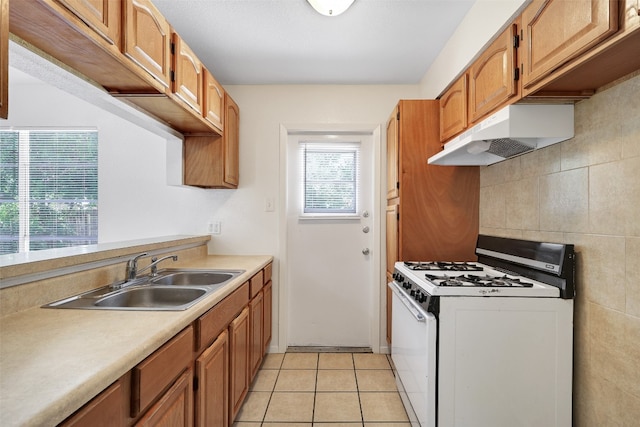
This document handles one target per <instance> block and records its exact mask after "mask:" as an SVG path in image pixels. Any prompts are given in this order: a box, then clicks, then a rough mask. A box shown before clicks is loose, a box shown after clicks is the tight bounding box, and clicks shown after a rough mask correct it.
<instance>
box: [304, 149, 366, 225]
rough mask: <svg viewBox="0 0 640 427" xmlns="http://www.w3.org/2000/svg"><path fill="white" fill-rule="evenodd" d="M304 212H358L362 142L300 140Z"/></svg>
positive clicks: (334, 214)
mask: <svg viewBox="0 0 640 427" xmlns="http://www.w3.org/2000/svg"><path fill="white" fill-rule="evenodd" d="M300 165H301V180H300V181H301V183H302V215H303V216H305V215H306V216H322V215H329V216H354V215H356V214H357V212H358V202H359V187H360V182H359V181H360V144H359V143H357V142H326V141H322V142H316V141H304V142H301V143H300Z"/></svg>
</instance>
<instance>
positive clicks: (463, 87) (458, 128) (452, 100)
mask: <svg viewBox="0 0 640 427" xmlns="http://www.w3.org/2000/svg"><path fill="white" fill-rule="evenodd" d="M467 105H468V104H467V74H466V73H465V74H464V75H462V77H460V78H459V79H458V80H456V81H455V83H453V85H451V87H450V88H449V89H448V90H447V91H446V92H445V93H444V94H443V95H442V97H440V141H441V142H445V141H447V140H448V139H449V138H451V137H452V136H455V135H457V134H459V133H460V132H462V131H463V130H465V129H466V128H467V125H468V123H469V122H468V120H467Z"/></svg>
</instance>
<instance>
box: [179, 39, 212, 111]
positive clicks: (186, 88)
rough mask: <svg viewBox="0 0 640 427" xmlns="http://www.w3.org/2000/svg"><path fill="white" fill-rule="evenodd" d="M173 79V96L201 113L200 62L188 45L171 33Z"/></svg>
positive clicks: (201, 79) (201, 78)
mask: <svg viewBox="0 0 640 427" xmlns="http://www.w3.org/2000/svg"><path fill="white" fill-rule="evenodd" d="M173 44H174V48H173V50H174V55H173V61H174V64H173V70H174V74H173V81H172V91H173V93H174V95H175V96H177V97H178V98H179V99H180V100H182V101H183V102H184V103H186V104H187V105H188V106H189V107H191V108H193V109H194V110H195V111H196V112H197V113H198V114H202V105H203V100H202V84H203V80H204V79H203V73H202V62H200V60H199V59H198V57H197V56H196V54H195V53H193V51H192V50H191V48H189V46H188V45H187V44H186V43H185V42H184V40H182V39H181V38H180V36H179V35H178V34H177V33H173Z"/></svg>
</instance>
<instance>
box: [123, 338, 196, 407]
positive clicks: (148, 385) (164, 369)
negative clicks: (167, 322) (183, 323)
mask: <svg viewBox="0 0 640 427" xmlns="http://www.w3.org/2000/svg"><path fill="white" fill-rule="evenodd" d="M192 355H193V327H192V326H189V327H187V328H186V329H184V330H183V331H182V332H180V333H179V334H178V335H176V336H175V337H174V338H173V339H171V341H169V342H167V343H166V344H165V345H163V346H162V347H160V349H158V350H157V351H156V352H155V353H153V354H152V355H151V356H149V357H147V358H146V359H145V360H144V361H142V362H141V363H140V364H139V365H138V366H136V367H135V368H133V370H132V371H131V375H132V378H131V388H132V391H131V416H132V417H136V416H138V414H140V413H141V412H143V411H144V410H145V409H146V408H147V407H148V406H149V405H150V404H151V403H153V401H154V400H156V398H157V397H158V396H160V394H161V393H162V392H163V391H164V390H166V389H167V387H169V385H171V383H173V381H174V380H175V379H176V378H177V377H178V375H180V373H182V371H184V370H185V368H186V367H187V366H188V365H189V363H190V362H191V358H192Z"/></svg>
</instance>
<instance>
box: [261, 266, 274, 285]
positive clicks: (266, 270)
mask: <svg viewBox="0 0 640 427" xmlns="http://www.w3.org/2000/svg"><path fill="white" fill-rule="evenodd" d="M263 271H264V283H265V284H267V282H268V281H269V280H271V275H272V272H273V263H269V264H268V265H267V266H266V267H265V268H264V270H263Z"/></svg>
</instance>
